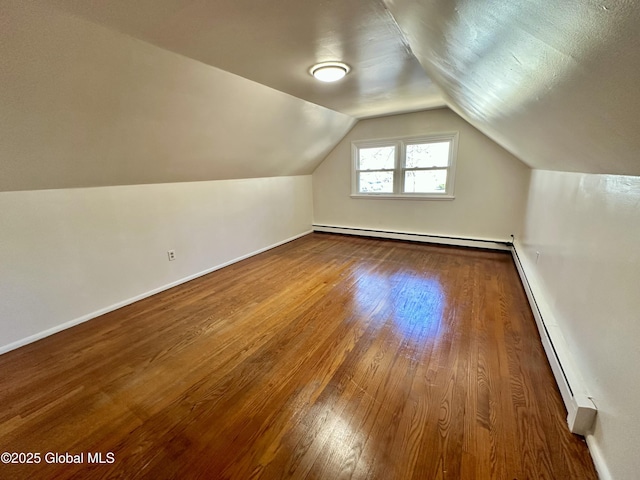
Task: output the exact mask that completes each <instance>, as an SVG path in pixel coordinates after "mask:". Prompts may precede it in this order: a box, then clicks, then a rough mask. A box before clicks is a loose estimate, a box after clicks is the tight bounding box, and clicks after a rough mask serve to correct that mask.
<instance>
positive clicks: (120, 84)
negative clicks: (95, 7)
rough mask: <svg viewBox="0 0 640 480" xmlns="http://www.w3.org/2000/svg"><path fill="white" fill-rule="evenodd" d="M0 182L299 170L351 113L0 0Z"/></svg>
mask: <svg viewBox="0 0 640 480" xmlns="http://www.w3.org/2000/svg"><path fill="white" fill-rule="evenodd" d="M1 6H2V16H1V17H0V32H1V34H0V39H1V41H0V58H1V59H2V68H1V69H0V80H1V81H0V84H1V85H2V88H0V105H2V108H0V191H9V190H39V189H50V188H72V187H94V186H106V185H131V184H146V183H170V182H182V181H202V180H222V179H232V178H255V177H274V176H284V175H302V174H310V173H311V172H313V170H314V169H315V167H316V166H317V165H318V164H319V162H321V161H322V159H323V158H324V157H325V156H326V155H327V153H328V152H329V151H330V150H331V149H332V148H333V147H334V145H335V144H336V143H338V142H339V141H340V139H341V138H342V137H343V136H344V135H345V134H346V133H347V132H348V131H349V130H350V129H351V127H352V126H353V124H354V123H355V121H356V120H355V119H354V118H352V117H350V116H348V115H345V114H342V113H339V112H336V111H333V110H330V109H328V108H325V107H322V106H319V105H316V104H313V103H310V102H307V101H304V100H301V99H299V98H296V97H293V96H291V95H288V94H286V93H282V92H279V91H277V90H274V89H272V88H269V87H266V86H264V85H261V84H259V83H256V82H252V81H250V80H247V79H245V78H242V77H239V76H237V75H234V74H232V73H229V72H226V71H223V70H220V69H218V68H214V67H211V66H209V65H205V64H203V63H201V62H198V61H195V60H191V59H189V58H186V57H184V56H181V55H178V54H175V53H172V52H169V51H167V50H163V49H161V48H158V47H155V46H153V45H150V44H148V43H145V42H142V41H139V40H136V39H133V38H131V37H129V36H126V35H122V34H120V33H117V32H114V31H112V30H110V29H107V28H105V27H100V26H97V25H95V24H92V23H90V22H88V21H86V20H83V19H81V18H77V17H73V16H69V15H65V14H60V13H59V12H57V11H55V10H53V9H51V8H49V7H48V6H47V5H44V6H37V5H35V3H29V2H21V1H15V2H12V1H5V0H2V5H1Z"/></svg>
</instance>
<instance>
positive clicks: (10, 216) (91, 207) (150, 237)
mask: <svg viewBox="0 0 640 480" xmlns="http://www.w3.org/2000/svg"><path fill="white" fill-rule="evenodd" d="M311 218H312V197H311V176H308V175H307V176H298V177H276V178H261V179H247V180H220V181H210V182H192V183H173V184H155V185H132V186H116V187H97V188H79V189H60V190H41V191H22V192H4V193H0V225H1V226H2V227H1V228H0V251H1V252H2V255H1V256H0V352H2V351H4V350H6V349H7V348H10V347H11V346H12V345H11V344H13V347H15V346H18V345H19V344H20V343H21V342H22V341H24V340H25V339H27V338H28V337H30V336H33V335H38V334H39V333H41V332H44V331H47V330H56V329H58V328H60V326H61V325H64V324H67V323H68V322H71V323H74V322H77V321H79V320H82V319H85V318H86V317H87V316H91V315H93V314H95V313H96V312H100V311H102V310H103V309H108V308H109V307H111V306H113V305H117V304H120V303H121V302H126V301H127V300H128V299H132V298H135V297H137V296H139V295H144V294H145V293H147V292H150V291H153V290H154V289H158V288H161V287H163V286H165V285H167V284H171V283H173V282H177V281H179V280H181V279H184V278H185V277H189V276H192V275H195V274H198V273H199V272H202V271H204V270H207V269H210V268H213V267H216V266H219V265H221V264H224V263H226V262H229V261H231V260H233V259H236V258H238V257H241V256H243V255H247V254H249V253H251V252H255V251H257V250H260V249H263V248H265V247H268V246H271V245H274V244H276V243H278V242H281V241H283V240H285V239H288V238H291V237H293V236H296V235H300V234H302V233H304V232H307V231H309V230H310V229H311ZM169 249H175V250H176V255H177V258H176V260H175V261H173V262H169V261H168V259H167V250H169Z"/></svg>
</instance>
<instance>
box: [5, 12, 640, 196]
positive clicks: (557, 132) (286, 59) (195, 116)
mask: <svg viewBox="0 0 640 480" xmlns="http://www.w3.org/2000/svg"><path fill="white" fill-rule="evenodd" d="M0 6H1V7H2V13H3V14H2V16H1V17H0V40H1V42H0V56H1V58H2V63H3V65H2V66H3V68H2V72H1V73H0V75H1V76H2V84H3V88H2V89H0V100H1V101H2V104H3V109H2V110H1V111H0V123H1V124H2V128H0V167H2V170H3V175H1V176H0V190H20V189H37V188H65V187H77V186H98V185H114V184H130V183H155V182H171V181H193V180H215V179H224V178H239V177H257V176H274V175H293V174H307V173H311V172H312V171H313V170H314V168H315V167H316V166H317V165H318V163H319V162H320V161H322V159H323V158H324V156H325V155H326V154H327V153H328V152H329V151H330V150H331V149H332V148H333V146H335V145H336V143H337V142H338V141H339V140H340V139H341V138H342V137H343V136H344V135H345V134H346V133H347V132H348V130H349V129H350V128H351V127H352V126H353V124H354V123H355V122H356V121H357V120H358V119H363V118H368V117H373V116H380V115H391V114H397V113H404V112H410V111H417V110H424V109H429V108H438V107H442V106H449V107H450V108H452V109H453V110H454V111H456V112H457V113H458V114H459V115H461V116H462V117H463V118H465V119H466V120H467V121H468V122H470V123H471V124H473V125H474V126H476V127H477V128H478V129H479V130H481V131H482V132H484V133H485V134H486V135H488V136H489V137H491V138H492V139H494V140H495V141H496V142H497V143H499V144H500V145H502V146H503V147H505V148H506V149H507V150H509V151H511V152H512V153H514V154H515V155H516V156H518V157H519V158H520V159H522V160H523V161H524V162H526V163H527V164H529V165H530V166H532V167H533V168H542V169H552V170H563V171H580V172H589V173H613V174H627V175H640V120H639V118H640V115H639V114H638V112H639V111H640V93H639V89H638V86H637V85H638V83H640V82H639V80H640V29H638V28H637V26H638V25H640V7H639V6H638V5H637V2H635V1H633V0H617V1H610V0H599V1H595V0H567V1H564V2H561V3H557V2H550V1H548V0H542V1H541V0H513V1H509V2H499V3H498V4H496V2H489V1H488V0H479V1H478V0H458V1H451V0H318V1H313V2H312V1H300V0H277V1H271V2H264V1H258V0H137V1H135V2H131V1H129V0H111V1H109V2H104V1H100V0H34V1H33V2H22V1H19V0H0ZM329 60H340V61H343V62H346V63H348V64H349V65H350V66H351V67H352V71H351V73H350V74H349V75H348V76H347V77H346V78H345V79H344V80H343V81H341V82H338V83H335V84H321V83H318V82H316V81H315V80H314V79H313V78H312V77H311V75H310V74H309V72H308V71H309V67H310V66H311V65H313V64H314V63H316V62H321V61H329Z"/></svg>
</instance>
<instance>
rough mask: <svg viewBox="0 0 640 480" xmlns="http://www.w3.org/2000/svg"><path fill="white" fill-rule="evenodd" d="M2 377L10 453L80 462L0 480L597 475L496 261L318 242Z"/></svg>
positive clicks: (80, 336)
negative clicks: (93, 456)
mask: <svg viewBox="0 0 640 480" xmlns="http://www.w3.org/2000/svg"><path fill="white" fill-rule="evenodd" d="M0 372H2V380H1V382H0V405H1V407H0V450H1V451H8V452H39V453H40V454H41V455H42V456H44V454H45V453H47V452H58V453H62V454H64V453H66V452H68V453H71V454H79V453H84V459H83V460H84V462H83V463H82V464H79V465H74V464H72V465H69V464H49V463H47V462H45V461H44V460H43V461H41V463H39V464H30V465H13V464H11V465H7V464H0V478H15V479H23V478H24V479H27V478H61V479H76V478H77V479H94V478H96V479H97V478H149V479H152V478H153V479H156V478H228V479H243V480H244V479H258V478H262V479H272V478H317V479H327V478H331V479H341V478H352V479H385V480H386V479H402V480H405V479H411V478H416V479H424V478H429V479H434V478H442V479H467V478H468V479H476V478H496V479H501V478H504V479H509V480H512V479H525V478H580V479H595V478H597V476H596V473H595V471H594V468H593V464H592V462H591V459H590V457H589V453H588V450H587V448H586V445H585V443H584V442H583V441H582V439H580V438H579V437H577V436H574V435H572V434H571V433H570V432H569V431H568V429H567V427H566V424H565V422H564V417H565V415H566V412H565V411H564V409H563V405H562V401H561V399H560V395H559V393H558V391H557V389H556V387H555V383H554V380H553V376H552V374H551V371H550V369H549V366H548V365H547V363H546V359H545V357H544V352H543V350H542V346H541V344H540V339H539V337H538V334H537V331H536V327H535V324H534V320H533V317H532V315H531V312H530V310H529V308H528V304H527V302H526V298H525V295H524V292H523V290H522V286H521V285H520V284H519V279H518V277H517V273H516V271H515V267H514V265H513V263H512V260H511V257H510V256H509V255H508V254H507V253H502V252H491V251H485V250H477V249H467V248H453V247H444V246H434V245H427V244H417V243H415V244H414V243H409V242H399V241H390V240H380V239H369V238H357V237H348V236H340V235H333V234H318V233H316V234H311V235H308V236H306V237H303V238H301V239H298V240H296V241H293V242H291V243H288V244H286V245H282V246H280V247H277V248H275V249H273V250H270V251H268V252H265V253H263V254H260V255H258V256H255V257H252V258H250V259H247V260H245V261H243V262H240V263H237V264H234V265H231V266H229V267H226V268H224V269H222V270H219V271H216V272H213V273H211V274H209V275H206V276H204V277H201V278H198V279H196V280H193V281H191V282H189V283H187V284H184V285H181V286H178V287H175V288H173V289H171V290H168V291H166V292H163V293H160V294H157V295H155V296H153V297H150V298H147V299H144V300H141V301H140V302H137V303H135V304H133V305H129V306H127V307H124V308H121V309H119V310H117V311H114V312H110V313H108V314H106V315H103V316H102V317H100V318H97V319H94V320H92V321H89V322H86V323H84V324H82V325H78V326H76V327H74V328H72V329H69V330H66V331H64V332H60V333H58V334H56V335H54V336H52V337H49V338H46V339H43V340H41V341H39V342H36V343H34V344H31V345H27V346H25V347H23V348H21V349H18V350H15V351H13V352H9V353H7V354H5V355H2V356H0ZM88 452H92V453H94V452H101V453H102V454H103V458H104V457H105V454H106V453H107V452H113V453H114V455H115V462H114V463H112V464H98V465H95V464H89V463H87V460H88V459H87V453H88Z"/></svg>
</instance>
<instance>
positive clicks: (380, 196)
mask: <svg viewBox="0 0 640 480" xmlns="http://www.w3.org/2000/svg"><path fill="white" fill-rule="evenodd" d="M351 198H358V199H362V198H366V199H367V200H371V199H373V200H453V199H455V198H456V197H455V196H454V195H393V194H389V193H383V194H376V193H372V194H368V195H367V194H362V193H353V194H351Z"/></svg>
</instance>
